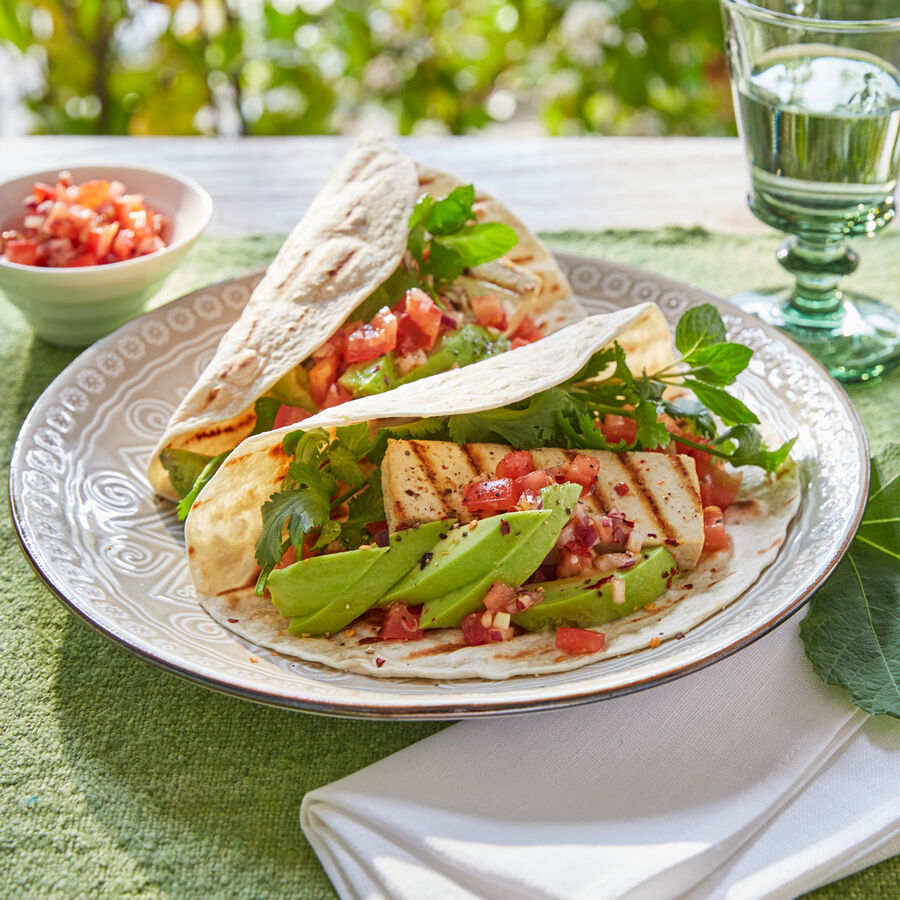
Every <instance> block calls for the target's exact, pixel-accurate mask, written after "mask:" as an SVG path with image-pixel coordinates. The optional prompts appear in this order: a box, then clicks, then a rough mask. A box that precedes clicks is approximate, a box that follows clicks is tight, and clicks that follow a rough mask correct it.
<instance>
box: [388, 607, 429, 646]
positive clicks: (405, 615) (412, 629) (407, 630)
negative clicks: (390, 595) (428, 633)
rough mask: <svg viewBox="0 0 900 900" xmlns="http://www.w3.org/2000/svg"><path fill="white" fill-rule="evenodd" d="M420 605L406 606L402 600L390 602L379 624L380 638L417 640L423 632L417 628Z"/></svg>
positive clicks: (420, 613)
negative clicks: (380, 624)
mask: <svg viewBox="0 0 900 900" xmlns="http://www.w3.org/2000/svg"><path fill="white" fill-rule="evenodd" d="M421 615H422V607H421V606H409V607H408V606H407V605H406V604H405V603H403V602H402V601H398V602H396V603H392V604H391V605H390V606H389V607H388V611H387V615H386V616H385V617H384V625H382V626H381V638H382V640H385V641H419V640H421V639H422V638H423V637H425V632H424V631H422V630H421V629H420V628H419V617H420V616H421Z"/></svg>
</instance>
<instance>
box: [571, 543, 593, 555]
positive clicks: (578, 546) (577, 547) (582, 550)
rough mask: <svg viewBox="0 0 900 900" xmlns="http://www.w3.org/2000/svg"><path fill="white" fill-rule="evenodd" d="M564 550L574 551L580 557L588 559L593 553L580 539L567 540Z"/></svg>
mask: <svg viewBox="0 0 900 900" xmlns="http://www.w3.org/2000/svg"><path fill="white" fill-rule="evenodd" d="M566 550H568V551H569V553H574V554H575V555H576V556H578V557H580V558H581V559H590V558H591V557H592V556H593V555H594V554H593V553H591V548H590V547H586V546H585V545H584V544H582V543H581V541H568V542H567V543H566Z"/></svg>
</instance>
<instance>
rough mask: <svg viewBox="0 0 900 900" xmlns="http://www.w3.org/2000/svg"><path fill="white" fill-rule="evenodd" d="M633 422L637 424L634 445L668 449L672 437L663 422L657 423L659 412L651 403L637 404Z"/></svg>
mask: <svg viewBox="0 0 900 900" xmlns="http://www.w3.org/2000/svg"><path fill="white" fill-rule="evenodd" d="M634 421H635V423H636V424H637V434H636V435H635V441H636V443H637V444H638V445H639V446H641V447H644V448H645V449H650V448H653V447H668V446H669V441H670V440H671V438H672V435H671V434H669V431H668V429H667V428H666V425H665V423H664V422H660V421H659V411H658V410H657V408H656V405H655V404H653V403H639V404H638V405H637V406H636V407H635V408H634Z"/></svg>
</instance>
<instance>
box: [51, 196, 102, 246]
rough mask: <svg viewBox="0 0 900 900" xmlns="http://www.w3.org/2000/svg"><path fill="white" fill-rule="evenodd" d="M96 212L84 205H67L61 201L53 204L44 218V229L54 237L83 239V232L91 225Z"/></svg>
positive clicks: (73, 239) (74, 239)
mask: <svg viewBox="0 0 900 900" xmlns="http://www.w3.org/2000/svg"><path fill="white" fill-rule="evenodd" d="M93 218H94V214H93V213H92V212H91V210H89V209H88V208H87V207H84V206H67V205H66V204H65V203H63V202H61V201H57V202H56V203H54V204H53V206H52V208H51V209H50V212H49V213H48V214H47V218H46V219H45V220H44V230H45V231H46V232H47V234H50V235H52V236H53V237H64V238H68V239H69V240H70V241H78V240H80V239H81V233H82V232H83V231H84V230H85V229H86V228H87V227H88V226H89V225H90V222H91V220H92V219H93Z"/></svg>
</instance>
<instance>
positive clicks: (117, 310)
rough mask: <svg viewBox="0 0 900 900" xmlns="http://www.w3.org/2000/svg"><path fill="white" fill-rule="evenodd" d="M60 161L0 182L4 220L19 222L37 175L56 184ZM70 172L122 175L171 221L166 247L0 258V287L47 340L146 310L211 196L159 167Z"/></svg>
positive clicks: (76, 338) (99, 328)
mask: <svg viewBox="0 0 900 900" xmlns="http://www.w3.org/2000/svg"><path fill="white" fill-rule="evenodd" d="M65 168H66V167H64V166H61V167H60V168H58V169H51V170H48V171H44V172H32V173H30V174H28V175H22V176H20V177H19V178H14V179H13V180H11V181H7V182H4V183H3V184H0V224H2V227H3V228H16V227H19V228H21V223H22V220H23V218H24V216H25V209H24V207H23V206H22V201H23V200H24V199H25V197H27V196H28V195H29V194H30V193H31V188H32V185H33V184H34V182H36V181H43V182H47V183H50V184H53V183H54V182H55V181H56V179H57V176H58V174H59V172H60V171H61V170H62V169H65ZM67 171H69V172H71V174H72V180H73V182H74V183H75V184H80V183H81V182H83V181H88V180H90V179H93V178H105V179H107V180H109V181H112V180H114V179H116V180H118V181H121V182H122V183H123V184H124V185H125V190H126V191H127V192H128V193H129V194H143V195H144V198H145V200H146V203H147V205H148V206H149V207H150V208H151V209H153V210H154V211H157V212H161V213H164V214H165V215H166V216H168V217H169V221H170V222H171V225H170V230H169V235H168V240H169V245H168V246H167V247H164V248H163V249H162V250H157V251H155V252H154V253H148V254H147V255H146V256H139V257H137V258H136V259H128V260H124V261H123V262H116V263H107V264H106V265H101V266H83V267H80V268H69V269H65V268H49V267H45V266H23V265H19V264H18V263H11V262H7V261H6V259H5V258H0V288H2V289H3V292H4V294H5V295H6V298H7V299H8V300H9V302H10V303H12V304H13V305H14V306H16V307H18V308H19V310H21V312H22V315H23V316H25V318H26V319H27V320H28V322H29V324H30V325H31V327H32V328H34V330H35V331H36V332H37V334H38V335H40V337H42V338H43V339H44V340H45V341H49V342H50V343H51V344H59V345H61V346H64V347H84V346H86V345H87V344H91V343H93V342H94V341H96V340H97V339H98V338H100V337H103V335H105V334H109V332H110V331H113V330H114V329H116V328H118V327H119V326H120V325H122V324H124V323H125V322H127V321H128V320H129V319H132V318H134V316H136V315H137V314H138V313H140V312H142V311H143V309H144V307H145V306H146V304H147V301H148V300H149V299H150V298H151V297H152V296H153V295H154V294H155V293H156V292H157V290H158V289H159V287H160V285H161V284H162V282H163V281H164V280H165V279H166V278H167V277H168V276H169V275H170V274H171V273H172V271H173V269H174V268H175V266H177V265H178V262H179V260H180V259H181V257H182V256H184V254H185V253H186V252H187V250H188V249H189V248H190V247H191V245H192V244H193V243H194V242H195V241H196V240H197V238H198V237H200V235H201V234H202V233H203V231H204V229H205V228H206V226H207V225H208V224H209V220H210V217H211V216H212V200H211V199H210V196H209V194H207V193H206V191H204V190H203V188H202V187H200V185H199V184H197V183H196V182H195V181H192V180H191V179H190V178H184V177H182V176H181V175H176V174H174V173H173V172H165V171H163V170H161V169H153V168H143V167H141V168H138V167H135V166H114V165H102V164H99V165H93V166H69V167H68V169H67Z"/></svg>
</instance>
